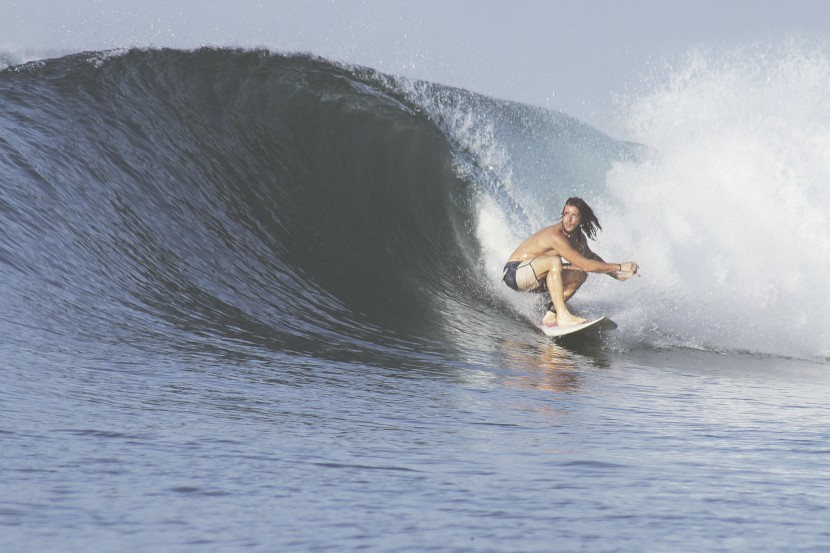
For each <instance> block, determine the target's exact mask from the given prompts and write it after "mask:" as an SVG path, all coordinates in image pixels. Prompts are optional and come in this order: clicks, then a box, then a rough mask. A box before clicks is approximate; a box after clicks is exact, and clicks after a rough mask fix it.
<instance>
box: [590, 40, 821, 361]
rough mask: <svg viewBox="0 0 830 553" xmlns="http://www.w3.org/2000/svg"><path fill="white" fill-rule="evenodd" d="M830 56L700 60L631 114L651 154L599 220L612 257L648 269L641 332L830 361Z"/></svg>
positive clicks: (765, 51) (739, 53)
mask: <svg viewBox="0 0 830 553" xmlns="http://www.w3.org/2000/svg"><path fill="white" fill-rule="evenodd" d="M828 52H830V48H827V45H815V44H807V43H803V42H798V43H796V42H793V43H788V44H785V45H778V46H777V47H775V48H772V47H761V46H754V47H751V48H743V49H739V50H736V51H730V52H727V53H723V52H721V53H719V54H714V53H712V52H696V53H694V54H693V55H691V56H690V57H689V59H688V60H687V62H686V64H685V66H683V67H682V68H681V69H679V70H675V71H671V72H669V74H668V75H667V77H666V79H665V80H664V81H663V83H662V84H661V85H659V86H657V87H655V89H654V90H653V91H652V92H651V93H649V94H646V95H643V96H642V97H640V98H637V99H635V100H634V101H632V103H631V104H630V106H629V108H630V109H629V111H628V112H627V114H626V116H627V122H628V130H629V132H630V133H631V137H632V138H633V139H634V140H636V141H638V142H641V143H643V144H646V145H647V146H649V147H650V148H651V151H652V156H651V157H650V158H649V159H648V160H647V161H645V162H642V163H625V164H619V165H617V166H616V167H615V169H614V170H613V171H612V172H611V173H610V174H609V176H608V189H609V195H608V198H607V201H606V205H605V206H604V207H603V209H602V210H601V211H602V212H603V213H605V216H604V219H603V220H602V223H603V226H604V227H605V228H606V229H609V230H610V229H613V232H611V233H608V232H607V233H606V236H605V237H604V240H605V241H606V242H607V246H608V249H610V250H612V251H617V252H631V257H634V258H636V260H637V261H638V262H639V263H640V265H641V267H642V273H643V275H644V278H643V279H641V281H640V282H634V283H633V284H634V286H636V287H637V298H638V300H637V308H636V310H632V313H631V317H630V319H631V321H628V322H630V323H636V324H637V325H638V328H639V329H640V332H641V333H642V334H643V335H647V334H648V333H649V332H655V333H660V334H664V335H671V336H674V337H675V339H677V340H682V341H686V342H687V343H688V344H699V345H701V346H702V347H716V348H725V349H730V350H748V351H752V352H764V353H772V354H781V355H791V356H808V357H812V356H816V357H827V356H830V278H828V275H830V224H828V216H827V213H828V209H830V96H828V94H827V83H828V82H830V57H828ZM603 293H605V294H607V295H609V298H610V294H616V291H612V290H611V288H609V287H604V291H603ZM609 301H610V299H609Z"/></svg>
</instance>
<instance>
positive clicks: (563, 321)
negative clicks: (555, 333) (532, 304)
mask: <svg viewBox="0 0 830 553" xmlns="http://www.w3.org/2000/svg"><path fill="white" fill-rule="evenodd" d="M558 322H559V326H568V325H578V324H582V323H587V322H588V320H587V319H583V318H582V317H577V316H576V315H571V314H570V313H567V314H565V313H563V314H561V315H559V318H558Z"/></svg>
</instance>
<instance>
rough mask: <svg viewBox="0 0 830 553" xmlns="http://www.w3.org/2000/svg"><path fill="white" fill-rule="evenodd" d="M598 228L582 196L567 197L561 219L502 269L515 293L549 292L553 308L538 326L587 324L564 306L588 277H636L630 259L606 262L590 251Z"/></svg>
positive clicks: (524, 244)
mask: <svg viewBox="0 0 830 553" xmlns="http://www.w3.org/2000/svg"><path fill="white" fill-rule="evenodd" d="M598 230H602V226H600V224H599V220H598V219H597V216H596V215H595V214H594V210H593V209H591V208H590V206H588V204H586V203H585V201H584V200H582V198H576V197H574V198H568V200H567V201H566V202H565V207H564V208H563V209H562V220H561V221H560V222H558V223H556V224H555V225H552V226H549V227H545V228H543V229H542V230H540V231H539V232H537V233H536V234H534V235H532V236H531V237H530V238H528V239H527V240H525V241H524V242H522V243H521V244H520V245H519V247H518V248H516V251H514V252H513V254H512V255H511V256H510V258H509V259H508V261H507V264H506V265H505V266H504V274H503V277H502V278H503V280H504V282H505V284H507V285H508V286H509V287H510V288H512V289H513V290H516V291H518V292H540V293H545V292H547V293H549V294H550V299H551V305H550V306H549V308H548V311H547V313H545V316H544V318H543V319H542V324H544V325H547V326H554V325H557V324H558V325H560V326H565V325H574V324H580V323H584V322H586V321H585V319H583V318H581V317H577V316H575V315H573V314H572V313H571V312H570V311H568V307H567V306H566V305H565V302H567V301H568V300H569V299H571V297H573V295H574V294H575V293H576V291H577V290H579V287H580V286H582V284H583V283H584V282H585V281H586V280H587V279H588V273H606V274H607V275H609V276H611V277H612V278H615V279H617V280H619V281H625V280H628V279H629V278H631V277H632V276H634V275H635V274H637V270H638V269H639V267H638V266H637V264H636V263H635V262H633V261H626V262H625V263H606V262H605V261H603V259H602V258H601V257H600V256H598V255H597V254H595V253H594V252H592V251H591V248H589V247H588V238H590V239H591V240H595V239H596V232H597V231H598Z"/></svg>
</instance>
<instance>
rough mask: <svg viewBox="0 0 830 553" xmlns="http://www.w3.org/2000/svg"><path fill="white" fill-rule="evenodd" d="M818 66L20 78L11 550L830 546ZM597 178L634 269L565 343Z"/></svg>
mask: <svg viewBox="0 0 830 553" xmlns="http://www.w3.org/2000/svg"><path fill="white" fill-rule="evenodd" d="M828 59H830V58H828V57H827V56H826V55H825V50H824V49H822V48H820V47H817V46H815V45H807V44H803V43H789V44H787V45H785V46H783V47H780V48H777V49H776V50H775V51H774V52H771V51H769V50H766V49H764V48H762V47H754V48H747V49H745V50H741V51H734V52H727V53H723V52H718V53H712V52H705V51H700V52H696V53H694V54H693V55H692V56H690V57H689V59H687V60H685V61H684V63H683V64H681V65H679V66H678V67H677V68H673V69H671V70H669V71H667V72H665V73H663V74H662V76H661V77H660V78H657V77H656V78H655V81H654V82H653V83H649V86H648V87H646V89H645V90H643V91H641V92H640V93H638V94H636V95H635V96H633V97H632V98H630V99H629V100H628V101H627V102H626V103H625V105H622V106H621V111H622V113H623V115H624V117H623V118H622V119H623V121H622V124H623V125H624V129H625V131H624V132H625V135H626V136H627V137H630V139H629V140H625V141H623V140H617V139H614V138H611V137H609V136H606V135H604V134H602V133H600V132H598V131H597V130H595V129H593V128H591V127H589V126H587V125H585V124H583V123H581V122H580V121H578V120H576V119H573V118H571V117H568V116H567V115H565V114H561V113H557V112H553V111H549V110H544V109H541V108H536V107H532V106H527V105H522V104H516V103H511V102H507V101H503V100H498V99H493V98H487V97H483V96H480V95H476V94H474V93H472V92H469V91H465V90H460V89H455V88H450V87H446V86H441V85H437V84H434V83H426V82H419V81H412V80H408V79H401V78H397V77H393V76H390V75H385V74H382V73H379V72H377V71H375V70H373V69H370V68H365V67H350V66H344V65H340V64H333V63H331V62H329V61H327V60H324V59H318V58H313V57H308V56H294V55H292V56H285V55H281V54H277V53H273V52H267V51H247V50H246V51H243V50H229V49H201V50H195V51H179V50H129V51H116V52H90V53H82V54H76V55H71V56H65V57H62V58H57V59H50V60H41V61H34V62H30V63H27V64H22V65H14V64H12V63H9V64H7V67H5V68H4V69H3V70H2V71H0V221H2V225H0V232H2V235H0V289H1V290H2V293H0V298H2V299H0V302H2V303H0V336H2V339H0V369H2V376H3V378H2V383H1V384H0V443H2V447H1V448H0V550H2V551H10V552H52V551H54V552H63V551H80V550H82V551H92V552H97V551H101V552H108V551H194V550H199V551H228V552H230V551H234V552H235V551H358V550H361V551H413V552H414V551H448V552H455V551H458V552H466V551H483V552H484V551H486V552H495V551H504V552H515V551H522V552H533V551H793V550H798V551H826V550H827V549H828V547H830V530H829V529H828V528H830V526H828V524H827V523H828V521H829V520H830V468H828V465H827V458H828V453H830V448H828V445H827V444H828V443H830V422H828V421H830V417H829V416H828V415H830V409H828V407H827V406H826V397H827V395H828V391H830V376H829V375H828V359H830V350H828V346H827V344H828V339H830V336H828V333H829V332H830V321H828V315H827V313H828V312H829V311H830V309H829V308H830V305H828V301H830V300H828V298H830V294H828V289H827V288H828V284H827V281H826V278H825V277H824V275H826V274H828V269H830V225H828V221H827V216H826V213H827V209H828V207H830V197H828V189H827V186H826V182H827V177H828V176H830V157H828V152H830V131H828V129H830V125H828V123H830V121H829V120H828V119H830V104H828V100H827V99H826V94H825V91H824V88H825V87H824V83H826V82H828V77H830V64H828V62H827V60H828ZM571 195H580V196H582V197H584V198H585V199H586V200H587V201H588V202H589V203H590V204H592V205H593V206H594V207H595V208H596V210H597V212H598V214H599V216H600V220H601V222H602V224H603V229H604V230H603V232H602V233H601V234H600V237H599V240H598V241H597V243H596V244H592V247H593V249H595V251H598V252H599V253H601V254H602V255H603V257H605V258H606V259H610V260H622V261H625V260H628V259H636V260H637V261H638V263H639V264H640V266H641V267H642V270H641V272H642V277H641V278H635V279H632V280H630V281H628V282H626V283H618V282H616V281H613V280H612V279H606V278H603V277H601V276H597V275H594V276H592V277H591V278H590V279H589V281H588V283H587V284H586V285H585V286H584V287H583V289H582V290H581V291H580V292H579V294H578V295H577V296H576V297H575V298H574V300H573V308H574V310H575V311H576V312H578V313H582V314H586V315H588V314H599V313H603V314H606V315H608V316H610V317H611V318H612V319H613V320H614V321H616V322H617V324H618V328H617V329H616V330H613V331H605V332H603V333H602V334H601V335H600V336H594V337H588V338H585V339H578V340H573V341H569V342H563V343H558V342H555V341H551V340H550V339H548V338H546V337H544V336H543V335H542V334H541V333H540V332H539V331H538V330H537V329H536V328H535V326H534V324H535V321H536V320H537V319H538V318H539V317H540V315H541V312H542V309H543V308H542V305H543V301H542V298H539V297H530V296H529V295H521V294H516V293H514V292H512V291H510V290H508V289H507V288H506V287H505V286H504V285H503V284H501V283H500V282H499V278H500V276H501V266H502V263H503V262H504V260H505V259H506V257H507V255H509V253H510V251H512V249H513V248H514V247H515V245H516V244H517V243H518V241H519V240H521V239H522V238H523V237H524V236H525V235H526V234H527V233H529V232H531V231H533V230H535V229H536V228H538V227H539V226H541V225H544V224H548V223H550V222H552V221H554V220H556V217H557V215H558V213H559V211H560V210H561V206H562V203H563V201H564V199H565V198H567V197H568V196H571Z"/></svg>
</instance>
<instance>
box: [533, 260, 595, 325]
mask: <svg viewBox="0 0 830 553" xmlns="http://www.w3.org/2000/svg"><path fill="white" fill-rule="evenodd" d="M546 259H551V260H552V261H551V264H550V270H549V271H548V274H547V278H546V283H547V285H548V293H550V300H551V301H552V302H553V307H554V309H556V322H557V324H559V325H560V326H565V325H575V324H580V323H584V322H586V320H585V319H583V318H582V317H577V316H576V315H574V314H572V313H571V312H570V311H568V307H567V306H566V305H565V275H563V273H569V272H570V270H568V271H563V270H562V258H561V257H559V256H554V257H551V258H546ZM567 278H568V284H569V286H568V288H569V292H570V294H569V295H568V299H570V297H571V296H573V295H574V294H575V293H576V290H577V288H579V285H576V286H575V284H576V282H575V281H573V280H572V279H573V277H572V276H571V275H568V277H567ZM580 284H581V283H580ZM543 322H545V321H544V319H543ZM546 324H547V323H546Z"/></svg>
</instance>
